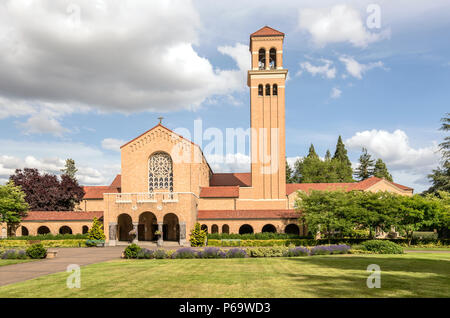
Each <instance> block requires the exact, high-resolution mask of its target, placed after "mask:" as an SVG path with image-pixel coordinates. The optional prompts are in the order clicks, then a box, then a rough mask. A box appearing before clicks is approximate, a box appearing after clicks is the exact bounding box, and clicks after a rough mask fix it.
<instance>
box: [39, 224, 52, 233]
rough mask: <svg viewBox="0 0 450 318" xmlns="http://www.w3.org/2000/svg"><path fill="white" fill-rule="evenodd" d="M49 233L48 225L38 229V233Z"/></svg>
mask: <svg viewBox="0 0 450 318" xmlns="http://www.w3.org/2000/svg"><path fill="white" fill-rule="evenodd" d="M49 233H50V229H49V228H48V227H46V226H45V225H43V226H41V227H39V228H38V230H37V234H38V235H44V234H49Z"/></svg>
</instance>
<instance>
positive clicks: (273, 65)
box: [269, 48, 277, 70]
mask: <svg viewBox="0 0 450 318" xmlns="http://www.w3.org/2000/svg"><path fill="white" fill-rule="evenodd" d="M269 54H270V62H269V66H270V69H271V70H273V69H276V68H277V50H275V49H274V48H272V49H270V52H269Z"/></svg>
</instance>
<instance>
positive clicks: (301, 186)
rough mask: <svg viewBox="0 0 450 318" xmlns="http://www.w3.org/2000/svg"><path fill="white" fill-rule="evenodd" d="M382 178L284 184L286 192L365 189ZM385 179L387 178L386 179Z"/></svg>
mask: <svg viewBox="0 0 450 318" xmlns="http://www.w3.org/2000/svg"><path fill="white" fill-rule="evenodd" d="M382 180H383V179H381V178H377V177H370V178H368V179H366V180H363V181H360V182H352V183H288V184H286V194H291V193H292V192H295V191H298V190H300V191H305V192H308V191H311V190H318V191H334V190H344V191H353V190H360V191H363V190H367V189H369V188H370V187H372V186H373V185H375V184H377V183H378V182H380V181H382ZM386 181H387V180H386ZM387 182H389V183H391V184H392V185H394V186H395V187H397V188H400V189H401V190H404V191H412V190H414V189H412V188H409V187H407V186H404V185H401V184H398V183H394V182H390V181H387Z"/></svg>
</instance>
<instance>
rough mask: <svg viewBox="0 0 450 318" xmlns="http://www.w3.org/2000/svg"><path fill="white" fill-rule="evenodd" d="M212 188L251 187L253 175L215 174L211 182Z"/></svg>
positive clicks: (247, 173) (248, 173)
mask: <svg viewBox="0 0 450 318" xmlns="http://www.w3.org/2000/svg"><path fill="white" fill-rule="evenodd" d="M209 185H210V186H240V187H251V185H252V174H251V173H250V172H246V173H214V174H213V175H212V176H211V179H210V181H209Z"/></svg>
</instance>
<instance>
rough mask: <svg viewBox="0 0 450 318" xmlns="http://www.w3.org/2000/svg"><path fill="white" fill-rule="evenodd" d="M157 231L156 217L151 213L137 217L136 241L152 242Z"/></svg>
mask: <svg viewBox="0 0 450 318" xmlns="http://www.w3.org/2000/svg"><path fill="white" fill-rule="evenodd" d="M157 230H158V222H157V221H156V215H154V214H153V213H152V212H144V213H142V214H141V215H139V225H138V240H139V241H153V240H155V239H156V236H155V235H154V233H155V232H156V231H157Z"/></svg>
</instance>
